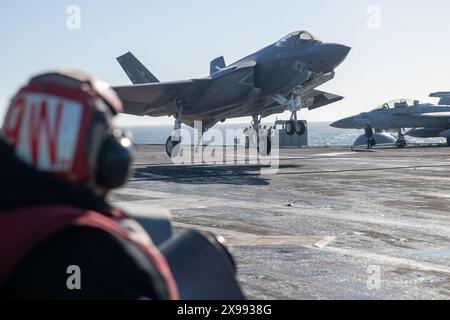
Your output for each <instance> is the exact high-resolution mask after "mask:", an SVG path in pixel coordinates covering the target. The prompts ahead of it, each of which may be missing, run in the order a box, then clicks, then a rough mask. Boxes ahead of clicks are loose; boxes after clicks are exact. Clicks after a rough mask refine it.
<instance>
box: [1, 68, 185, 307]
mask: <svg viewBox="0 0 450 320" xmlns="http://www.w3.org/2000/svg"><path fill="white" fill-rule="evenodd" d="M121 111H122V104H121V102H120V100H119V99H118V98H117V96H116V94H115V92H114V91H113V90H112V89H111V88H110V87H109V86H107V85H106V84H105V83H103V82H100V81H98V80H96V79H94V78H91V77H89V76H87V75H84V74H80V73H61V72H55V73H48V74H43V75H39V76H37V77H34V78H32V79H31V80H30V81H29V83H28V84H27V85H26V86H25V87H23V88H22V89H21V90H20V91H19V92H18V93H17V94H16V96H15V97H14V98H13V99H12V101H11V104H10V106H9V109H8V112H7V115H6V118H5V121H4V124H3V127H2V129H1V136H0V163H1V166H0V176H1V177H2V178H1V179H0V298H3V299H23V298H24V299H36V298H37V299H177V298H178V289H177V286H176V283H175V280H174V277H173V275H172V272H171V270H170V269H169V266H168V264H167V261H166V259H165V258H164V257H163V255H162V254H161V253H160V252H159V250H158V249H157V248H156V247H155V246H154V245H153V244H152V241H151V240H150V238H149V236H148V235H147V234H146V233H145V232H144V231H143V229H142V228H140V226H139V225H138V224H137V222H136V221H134V220H133V219H130V218H129V217H128V216H127V215H126V214H125V213H124V212H122V211H120V210H118V209H116V208H114V207H112V206H111V205H110V204H109V203H108V202H107V201H106V196H107V194H108V193H109V191H110V190H112V189H114V188H118V187H120V186H121V185H123V184H124V182H125V180H126V178H127V177H128V175H129V171H130V166H131V162H132V143H131V141H130V139H129V138H128V137H127V135H126V134H125V133H124V132H123V131H121V130H119V129H117V128H115V127H114V125H113V124H112V119H113V117H114V115H116V114H117V113H118V112H121Z"/></svg>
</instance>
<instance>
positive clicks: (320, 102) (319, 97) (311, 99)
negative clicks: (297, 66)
mask: <svg viewBox="0 0 450 320" xmlns="http://www.w3.org/2000/svg"><path fill="white" fill-rule="evenodd" d="M342 99H344V97H341V96H338V95H335V94H332V93H328V92H323V91H319V90H310V91H308V92H307V93H306V94H304V95H303V96H302V101H303V106H302V108H308V109H309V110H314V109H317V108H320V107H323V106H326V105H328V104H331V103H334V102H337V101H340V100H342ZM284 111H286V106H283V105H280V104H279V103H278V102H275V101H274V102H273V103H271V104H270V105H269V106H267V107H266V108H264V111H263V112H262V116H263V117H267V116H269V115H272V114H277V113H283V112H284Z"/></svg>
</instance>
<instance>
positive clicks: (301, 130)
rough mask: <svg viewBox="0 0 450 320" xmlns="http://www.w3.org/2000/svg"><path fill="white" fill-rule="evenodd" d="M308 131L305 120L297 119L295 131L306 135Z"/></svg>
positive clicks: (300, 134)
mask: <svg viewBox="0 0 450 320" xmlns="http://www.w3.org/2000/svg"><path fill="white" fill-rule="evenodd" d="M305 132H306V125H305V123H304V122H303V121H297V122H296V123H295V133H296V134H298V135H299V136H302V135H304V134H305Z"/></svg>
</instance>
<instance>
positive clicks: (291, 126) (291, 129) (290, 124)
mask: <svg viewBox="0 0 450 320" xmlns="http://www.w3.org/2000/svg"><path fill="white" fill-rule="evenodd" d="M295 127H296V125H295V121H294V120H289V121H287V122H286V124H285V126H284V131H285V132H286V134H287V135H288V136H292V135H294V133H295Z"/></svg>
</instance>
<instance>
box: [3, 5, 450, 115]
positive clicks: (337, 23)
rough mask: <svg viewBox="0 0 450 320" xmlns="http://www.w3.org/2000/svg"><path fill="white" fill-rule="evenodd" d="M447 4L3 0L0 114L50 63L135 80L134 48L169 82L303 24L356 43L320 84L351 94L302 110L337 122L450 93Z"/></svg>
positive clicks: (199, 73)
mask: <svg viewBox="0 0 450 320" xmlns="http://www.w3.org/2000/svg"><path fill="white" fill-rule="evenodd" d="M71 4H75V5H78V6H79V7H80V8H81V30H68V29H67V27H66V20H67V18H68V14H67V13H66V9H67V7H68V5H71ZM371 5H376V6H378V7H379V8H380V9H381V20H380V22H381V25H380V26H381V29H380V30H370V29H369V28H368V27H367V20H368V18H369V16H368V14H367V9H368V7H369V6H371ZM449 12H450V2H448V1H446V0H428V1H414V0H409V1H407V0H397V1H392V0H391V1H387V0H383V1H375V0H372V1H365V0H358V1H356V0H341V1H334V2H331V1H326V0H317V1H298V0H297V1H295V0H277V1H268V0H254V1H253V0H247V1H245V0H240V1H234V0H233V1H232V0H227V1H215V0H191V1H186V0H184V1H183V0H179V1H176V0H171V1H148V0H147V1H144V0H142V1H124V0H120V1H106V0H105V1H100V0H97V1H87V0H86V1H79V0H78V1H77V0H72V1H49V0H48V1H45V0H41V1H33V2H32V1H25V0H15V1H8V2H6V1H2V2H1V4H0V70H1V76H0V114H3V112H4V109H5V108H6V105H7V103H8V101H9V99H10V97H11V96H12V94H13V93H14V91H15V90H16V89H17V88H18V87H19V86H20V85H21V84H23V83H24V82H25V81H26V79H27V78H28V77H29V76H30V75H32V74H35V73H38V72H41V71H44V70H49V69H53V68H69V69H80V70H86V71H89V72H91V73H93V74H95V75H97V76H99V77H100V78H102V79H104V80H106V81H107V82H109V83H111V84H114V85H119V84H128V83H129V80H128V78H127V77H126V75H125V74H124V72H123V71H122V69H121V68H120V66H119V65H118V64H117V62H116V61H115V57H116V56H118V55H120V54H122V53H124V52H126V51H128V50H131V51H133V52H134V53H135V55H136V56H137V57H138V58H139V59H140V60H141V61H142V62H143V63H144V64H145V65H146V66H147V67H148V68H149V69H150V70H151V71H152V72H153V73H154V74H155V75H156V76H157V77H158V78H159V79H160V80H162V81H166V80H179V79H185V78H194V77H203V76H206V75H207V74H208V71H209V61H210V60H211V59H213V58H215V57H216V56H220V55H224V56H225V60H226V62H227V63H231V62H233V61H235V60H237V59H239V58H241V57H243V56H245V55H247V54H249V53H252V52H254V51H256V50H258V49H260V48H261V47H264V46H266V45H268V44H270V43H272V42H274V41H276V40H277V39H278V38H281V37H282V36H284V35H285V34H287V33H289V32H291V31H294V30H298V29H306V30H308V31H310V32H311V33H313V34H315V35H316V36H317V37H319V38H320V39H322V40H323V41H328V42H339V43H343V44H347V45H349V46H351V47H352V48H353V49H352V52H351V53H350V55H349V57H348V58H347V60H346V61H345V62H344V64H343V65H341V66H340V67H339V68H338V69H337V70H336V71H337V73H336V78H335V80H333V81H331V82H329V83H327V84H325V85H324V86H322V87H321V89H324V90H328V91H330V92H333V93H336V94H341V95H343V96H345V97H346V99H345V100H343V101H341V102H339V103H336V104H333V105H331V106H328V107H325V108H323V109H321V110H316V111H313V112H304V113H302V114H303V116H304V117H305V118H307V119H309V120H314V121H320V120H323V121H331V120H336V119H338V118H341V117H343V116H347V115H351V114H354V113H356V112H360V111H363V110H368V109H372V108H374V107H375V106H377V105H379V104H381V103H382V102H384V101H387V100H391V99H394V98H402V97H411V98H419V99H422V100H430V99H429V98H427V96H428V94H429V93H430V92H433V91H438V90H447V91H450V41H449V40H450V25H449V23H448V21H449V20H448V13H449ZM431 101H433V100H431ZM122 120H124V119H122ZM128 120H130V121H132V122H133V123H137V122H136V120H134V119H132V118H126V119H125V121H128ZM168 120H169V119H168V118H167V117H166V118H163V119H157V120H150V121H149V120H145V121H144V123H155V122H156V121H157V122H158V123H161V122H162V121H168ZM241 121H242V119H241ZM244 121H245V119H244ZM139 123H142V122H141V121H140V122H139Z"/></svg>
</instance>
